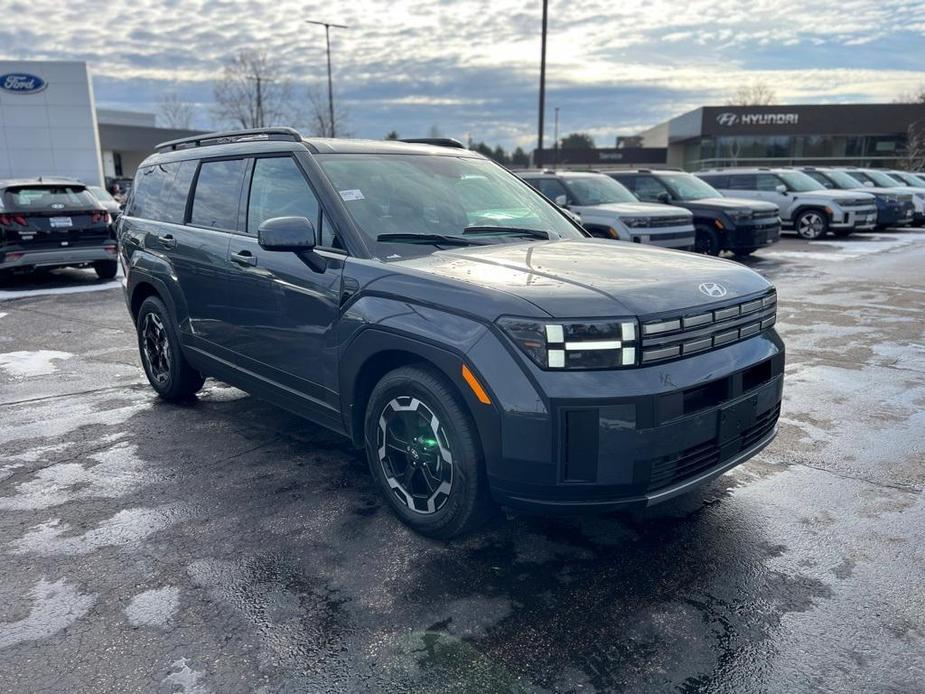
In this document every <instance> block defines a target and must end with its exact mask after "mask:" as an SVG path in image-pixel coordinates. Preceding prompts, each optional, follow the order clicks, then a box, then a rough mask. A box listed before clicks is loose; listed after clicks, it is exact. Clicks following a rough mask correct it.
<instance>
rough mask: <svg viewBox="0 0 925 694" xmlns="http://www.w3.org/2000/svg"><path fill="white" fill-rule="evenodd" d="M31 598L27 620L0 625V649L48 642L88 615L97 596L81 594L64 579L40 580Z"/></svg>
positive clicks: (31, 593)
mask: <svg viewBox="0 0 925 694" xmlns="http://www.w3.org/2000/svg"><path fill="white" fill-rule="evenodd" d="M30 595H31V596H32V600H33V603H34V604H33V605H32V609H31V610H30V612H29V616H28V617H25V618H24V619H21V620H19V621H18V622H5V623H4V622H0V648H6V647H7V646H13V645H16V644H17V643H22V642H24V641H39V640H41V639H47V638H48V637H49V636H53V635H54V634H57V633H58V632H59V631H61V630H62V629H66V628H67V627H69V626H71V624H73V623H74V622H76V621H77V620H78V619H80V618H81V617H83V616H84V615H85V614H87V612H89V611H90V608H91V607H92V606H93V604H94V603H95V602H96V595H87V594H84V593H81V592H80V591H78V590H77V588H75V587H74V586H72V585H70V584H68V583H67V582H66V580H65V579H63V578H62V579H61V580H60V581H56V582H54V583H51V582H49V581H46V580H45V579H44V578H43V579H41V580H40V581H39V582H38V583H37V584H36V585H35V587H34V588H33V589H32V591H31V592H30Z"/></svg>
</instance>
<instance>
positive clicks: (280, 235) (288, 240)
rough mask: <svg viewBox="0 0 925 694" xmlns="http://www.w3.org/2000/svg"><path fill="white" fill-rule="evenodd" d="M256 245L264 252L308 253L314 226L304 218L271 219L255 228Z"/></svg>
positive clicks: (311, 243) (312, 246)
mask: <svg viewBox="0 0 925 694" xmlns="http://www.w3.org/2000/svg"><path fill="white" fill-rule="evenodd" d="M257 243H258V244H259V245H260V247H261V248H262V249H263V250H265V251H290V252H298V251H310V250H312V249H313V248H314V247H315V225H314V224H312V223H311V220H309V219H307V218H305V217H273V218H272V219H267V220H266V221H264V222H263V223H262V224H261V225H260V226H259V227H258V228H257Z"/></svg>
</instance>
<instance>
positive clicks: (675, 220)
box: [646, 217, 692, 229]
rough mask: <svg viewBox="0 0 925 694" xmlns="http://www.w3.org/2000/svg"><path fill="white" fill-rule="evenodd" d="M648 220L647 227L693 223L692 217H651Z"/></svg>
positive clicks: (678, 225)
mask: <svg viewBox="0 0 925 694" xmlns="http://www.w3.org/2000/svg"><path fill="white" fill-rule="evenodd" d="M647 221H648V224H646V228H647V229H661V228H663V227H680V226H690V225H691V224H692V222H691V218H690V217H650V218H649V219H648V220H647Z"/></svg>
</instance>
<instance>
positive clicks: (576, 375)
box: [119, 128, 784, 538]
mask: <svg viewBox="0 0 925 694" xmlns="http://www.w3.org/2000/svg"><path fill="white" fill-rule="evenodd" d="M119 240H120V256H119V257H120V259H121V262H122V264H123V266H124V270H125V276H124V285H125V296H126V302H127V305H128V308H129V311H130V312H131V316H132V319H133V321H134V324H135V327H136V329H137V334H138V346H139V351H140V354H141V361H142V364H143V366H144V370H145V373H146V375H147V377H148V380H149V381H150V383H151V386H152V387H153V388H154V390H155V391H156V392H157V393H158V394H159V395H160V396H161V397H162V398H164V399H166V400H169V401H174V400H182V399H186V398H189V397H191V396H192V395H193V394H194V393H195V392H196V391H198V390H199V389H200V388H201V387H202V384H203V380H204V378H205V377H206V376H211V377H215V378H218V379H220V380H223V381H225V382H227V383H230V384H233V385H235V386H238V387H240V388H242V389H244V390H246V391H248V392H250V393H252V394H254V395H256V396H259V397H263V398H265V399H267V400H269V401H271V402H273V403H275V404H277V405H278V406H280V407H283V408H286V409H288V410H291V411H293V412H295V413H298V414H300V415H302V416H304V417H306V418H308V419H310V420H312V421H314V422H316V423H318V424H321V425H323V426H326V427H329V428H330V429H333V430H335V431H337V432H340V433H342V434H344V435H346V436H348V437H349V438H350V439H351V440H352V441H353V443H354V444H355V445H356V446H357V447H360V448H363V449H364V450H365V454H366V457H367V459H368V462H369V467H370V470H371V472H372V475H373V478H374V480H375V483H376V485H377V486H378V487H379V489H380V490H381V492H382V494H383V495H384V498H385V499H386V500H387V502H388V504H389V505H390V506H391V508H392V510H393V511H394V512H395V514H397V516H398V517H399V518H400V519H401V520H402V521H404V522H405V523H407V524H408V525H409V526H411V527H413V528H414V529H416V530H417V531H419V532H421V533H424V534H427V535H430V536H433V537H438V538H450V537H454V536H457V535H459V534H461V533H464V532H466V531H468V530H470V529H472V528H474V527H476V526H477V525H479V524H480V523H481V522H483V521H484V520H485V519H486V518H487V517H489V516H490V514H491V512H492V509H493V508H495V507H496V506H497V505H502V506H505V507H508V508H513V509H523V510H527V511H540V512H546V513H554V512H578V511H608V510H614V509H619V508H622V507H629V506H639V505H642V506H645V505H649V504H655V503H657V502H660V501H663V500H665V499H669V498H671V497H674V496H676V495H679V494H682V493H685V492H687V491H689V490H691V489H693V488H695V487H697V486H698V485H701V484H703V483H705V482H707V481H708V480H710V479H712V478H714V477H716V476H718V475H720V474H721V473H723V472H725V471H726V470H728V469H730V468H731V467H733V466H735V465H737V464H739V463H741V462H743V461H744V460H746V459H748V458H749V457H751V456H753V455H755V453H757V452H758V451H759V450H761V449H762V448H763V447H764V446H766V445H767V444H768V443H769V442H770V441H771V439H772V438H773V436H774V434H775V431H776V426H777V419H778V415H779V413H780V402H781V392H782V381H783V370H784V345H783V343H782V341H781V339H780V338H779V337H778V335H777V333H776V331H775V329H774V323H775V317H776V303H777V295H776V292H775V289H774V287H773V286H772V285H771V284H769V283H768V282H767V281H766V280H765V279H763V278H762V277H760V276H759V275H758V274H756V273H755V272H753V271H751V270H749V269H747V268H744V267H742V266H740V265H738V264H736V263H733V262H728V261H722V260H717V259H713V258H706V257H702V256H696V255H692V254H689V253H684V252H681V251H673V250H666V249H661V248H653V247H650V246H645V245H640V244H634V243H625V242H619V241H613V240H607V239H596V238H591V237H589V235H588V233H587V232H586V231H584V230H583V229H582V228H581V227H580V226H579V225H578V224H577V223H575V222H574V221H573V220H572V219H571V218H570V217H569V215H568V214H567V213H566V212H565V211H563V210H562V209H560V208H558V207H557V206H556V205H555V204H553V203H552V202H550V201H549V200H547V199H546V198H544V197H543V196H541V195H540V194H538V193H537V192H536V191H534V190H533V189H532V188H531V187H530V186H528V185H527V184H526V183H524V182H523V181H521V180H519V179H518V178H517V177H516V176H514V175H512V174H511V173H509V172H508V171H506V170H505V169H504V168H503V167H501V166H499V165H497V164H495V163H494V162H491V161H489V160H488V159H486V158H484V157H482V156H481V155H479V154H477V153H474V152H470V151H468V150H465V149H462V148H456V147H451V146H435V145H428V144H421V143H416V144H408V143H401V142H372V141H357V140H335V139H303V138H302V137H301V136H300V135H299V134H298V133H297V132H296V131H294V130H291V129H284V128H275V129H262V130H258V131H238V132H231V133H219V134H212V135H206V136H198V137H196V138H188V139H184V140H179V141H173V142H169V143H165V144H163V145H161V146H159V147H158V149H157V152H156V153H155V154H153V155H152V156H150V157H149V158H148V159H146V160H145V161H144V162H143V164H142V165H141V166H140V168H139V169H138V173H137V175H136V178H135V183H134V185H133V189H132V195H131V198H130V200H129V202H128V205H127V208H126V210H125V212H124V214H123V215H122V217H121V218H120V221H119Z"/></svg>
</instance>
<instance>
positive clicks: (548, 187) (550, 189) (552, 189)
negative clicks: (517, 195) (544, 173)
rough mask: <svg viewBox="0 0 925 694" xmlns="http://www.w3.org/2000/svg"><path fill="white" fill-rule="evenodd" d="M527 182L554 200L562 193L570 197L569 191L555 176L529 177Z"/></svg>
mask: <svg viewBox="0 0 925 694" xmlns="http://www.w3.org/2000/svg"><path fill="white" fill-rule="evenodd" d="M527 182H528V183H529V184H530V185H531V186H533V187H534V188H536V189H537V190H538V191H540V192H541V193H542V194H543V195H545V196H546V197H547V198H549V199H550V200H552V201H553V202H555V200H556V198H557V197H559V196H560V195H564V196H565V197H566V198H568V192H567V191H566V190H565V186H564V185H562V183H561V182H559V181H558V180H556V179H555V178H533V179H529V180H528V181H527Z"/></svg>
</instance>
